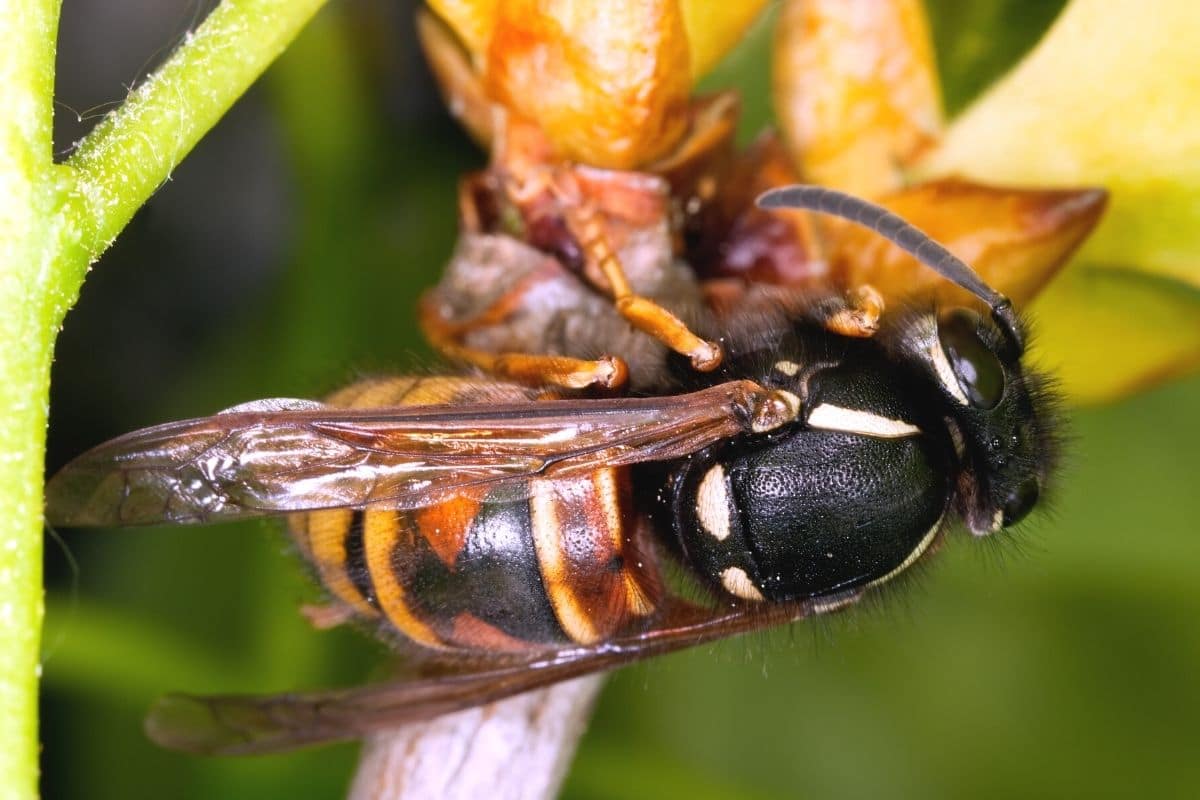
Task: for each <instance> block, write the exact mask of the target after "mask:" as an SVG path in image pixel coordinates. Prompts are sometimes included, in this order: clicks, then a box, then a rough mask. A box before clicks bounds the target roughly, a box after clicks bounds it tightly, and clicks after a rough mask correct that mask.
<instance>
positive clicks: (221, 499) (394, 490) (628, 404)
mask: <svg viewBox="0 0 1200 800" xmlns="http://www.w3.org/2000/svg"><path fill="white" fill-rule="evenodd" d="M762 391H763V390H762V389H761V388H760V387H758V386H757V385H756V384H754V383H751V382H748V381H732V382H729V383H723V384H720V385H717V386H713V387H710V388H708V389H704V390H701V391H698V392H692V393H689V394H681V395H674V396H668V397H651V398H621V399H604V400H547V401H540V402H523V403H522V402H519V403H504V404H483V403H472V404H441V405H423V406H397V407H392V408H383V409H339V408H333V407H329V406H322V405H319V404H312V403H296V402H292V403H291V404H289V403H288V402H287V401H278V402H273V401H260V402H259V403H255V404H250V405H247V406H239V407H237V408H234V409H231V410H230V411H228V412H225V413H222V414H217V415H215V416H212V417H204V418H202V419H194V420H186V421H183V422H171V423H167V424H165V425H158V426H156V427H152V428H146V429H143V430H139V431H134V432H133V433H129V434H127V435H125V436H121V437H119V438H117V439H113V440H112V441H110V442H107V443H105V444H102V445H99V446H98V447H96V448H94V449H92V450H90V451H88V452H87V453H84V454H83V455H81V456H80V457H79V458H77V459H75V460H74V461H72V462H71V463H70V464H68V465H67V466H66V467H64V468H63V469H62V470H61V471H60V472H59V473H58V474H57V475H55V476H54V477H53V478H52V479H51V480H50V482H49V483H48V484H47V486H46V498H47V500H46V508H47V510H46V514H47V517H48V520H49V522H50V523H51V524H54V525H67V526H73V525H74V526H77V525H140V524H149V523H160V522H169V523H199V522H215V521H222V520H229V519H240V518H248V517H258V516H265V515H273V514H283V513H290V512H299V511H313V510H318V509H325V508H346V507H349V508H363V507H366V506H373V507H375V506H378V507H390V508H414V507H420V506H427V505H431V504H433V503H436V502H439V501H440V500H442V499H444V498H446V497H447V496H448V495H451V494H453V493H454V492H455V491H458V490H462V489H465V488H467V487H474V486H479V485H482V484H487V485H492V484H497V483H502V482H511V483H513V484H514V486H515V488H517V489H520V488H523V487H522V485H521V483H522V481H523V479H526V478H529V477H530V476H534V475H541V476H554V475H558V474H563V473H566V472H572V471H579V470H589V469H594V468H596V467H598V466H601V465H607V466H621V465H627V464H633V463H638V462H646V461H656V460H664V459H670V458H678V457H680V456H683V455H686V454H687V453H691V452H694V451H696V450H698V449H700V448H702V447H704V446H705V445H707V444H709V443H711V442H713V441H716V440H718V439H721V438H723V437H727V436H731V435H734V434H737V433H740V432H742V431H744V430H746V428H747V419H748V415H749V413H750V408H751V406H752V403H753V401H754V399H755V397H756V396H757V395H758V394H760V393H761V392H762Z"/></svg>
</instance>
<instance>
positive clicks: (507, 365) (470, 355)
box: [419, 299, 629, 389]
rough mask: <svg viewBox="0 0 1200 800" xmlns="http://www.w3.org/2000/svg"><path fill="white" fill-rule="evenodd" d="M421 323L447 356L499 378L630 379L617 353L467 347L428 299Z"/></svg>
mask: <svg viewBox="0 0 1200 800" xmlns="http://www.w3.org/2000/svg"><path fill="white" fill-rule="evenodd" d="M419 323H420V326H421V330H422V332H423V333H424V334H425V338H426V339H428V340H429V343H430V344H431V345H433V347H434V348H436V349H437V350H438V351H439V352H441V353H442V354H443V355H445V356H446V357H447V358H452V359H454V360H456V361H462V362H464V363H466V364H470V365H472V366H475V367H479V368H480V369H482V370H484V371H485V372H487V373H489V374H491V375H495V376H496V377H499V378H508V379H510V380H515V381H520V382H521V383H525V384H530V385H534V386H542V385H545V386H558V387H561V388H564V389H589V388H601V389H615V388H618V387H620V386H622V385H624V383H625V382H626V381H627V380H628V379H629V368H628V367H627V366H626V365H625V362H624V360H622V359H620V358H617V357H615V356H605V357H603V358H600V359H597V360H596V361H587V360H584V359H579V358H568V357H567V356H551V355H534V354H531V353H489V352H487V351H486V350H477V349H475V348H472V347H467V346H466V345H464V344H463V343H462V331H461V330H460V329H459V328H458V327H457V326H454V325H452V324H449V323H447V322H446V321H445V320H444V319H442V318H441V315H440V314H438V313H437V310H436V309H435V308H434V307H433V303H431V302H429V301H428V299H422V301H421V303H420V319H419Z"/></svg>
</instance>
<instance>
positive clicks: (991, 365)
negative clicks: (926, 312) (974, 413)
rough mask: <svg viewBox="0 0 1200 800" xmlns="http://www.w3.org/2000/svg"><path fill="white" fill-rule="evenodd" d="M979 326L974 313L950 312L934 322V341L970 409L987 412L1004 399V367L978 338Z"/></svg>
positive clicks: (980, 323)
mask: <svg viewBox="0 0 1200 800" xmlns="http://www.w3.org/2000/svg"><path fill="white" fill-rule="evenodd" d="M982 324H983V320H982V319H981V318H980V317H979V315H978V314H976V313H975V312H974V311H968V310H966V309H958V310H955V311H952V312H950V313H949V314H947V315H946V316H945V317H943V318H942V319H941V320H940V321H939V322H938V340H939V341H940V342H941V346H942V351H943V352H944V353H945V354H946V361H947V362H949V364H950V369H951V370H952V371H953V372H954V378H955V380H956V381H957V382H958V386H959V388H960V389H961V390H962V393H963V394H964V395H965V396H966V398H967V401H968V402H969V403H970V405H971V406H972V407H974V408H980V409H989V408H995V407H996V404H997V403H999V402H1000V398H1001V397H1002V396H1003V395H1004V367H1003V366H1002V365H1001V363H1000V359H999V358H998V357H997V356H996V354H995V353H994V352H992V350H991V349H990V348H989V347H988V346H987V344H986V343H984V341H983V339H981V338H980V337H979V329H980V326H981V325H982Z"/></svg>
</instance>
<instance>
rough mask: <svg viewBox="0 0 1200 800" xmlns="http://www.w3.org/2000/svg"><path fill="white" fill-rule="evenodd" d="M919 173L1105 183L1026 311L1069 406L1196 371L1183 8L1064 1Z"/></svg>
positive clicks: (1194, 203) (1197, 209) (1193, 131)
mask: <svg viewBox="0 0 1200 800" xmlns="http://www.w3.org/2000/svg"><path fill="white" fill-rule="evenodd" d="M922 171H923V172H924V173H925V174H939V175H940V174H965V175H970V176H971V177H973V178H976V179H979V180H987V181H1003V182H1007V183H1029V184H1035V185H1052V186H1053V185H1058V186H1061V185H1078V184H1098V185H1102V186H1105V187H1107V188H1108V189H1109V190H1110V192H1111V196H1112V199H1111V206H1110V210H1109V212H1108V214H1107V216H1106V217H1105V219H1104V221H1103V222H1102V223H1101V225H1100V226H1099V228H1097V231H1096V233H1095V234H1093V236H1092V238H1091V239H1090V240H1089V241H1088V243H1087V245H1085V247H1084V248H1083V250H1082V251H1081V252H1080V255H1079V258H1078V259H1077V260H1076V262H1075V264H1073V265H1072V266H1071V267H1070V268H1069V269H1068V270H1067V274H1066V275H1065V276H1064V278H1065V279H1066V280H1065V282H1063V283H1062V284H1061V285H1059V284H1055V285H1054V286H1052V288H1051V291H1050V292H1049V293H1048V294H1047V295H1045V296H1044V297H1043V298H1041V299H1039V301H1038V303H1037V304H1036V305H1035V310H1036V311H1037V312H1038V316H1039V318H1040V320H1041V326H1042V328H1043V329H1044V335H1043V336H1042V337H1041V341H1042V344H1043V347H1044V350H1045V352H1046V353H1047V354H1048V356H1049V357H1050V358H1051V359H1052V360H1056V361H1058V362H1060V363H1061V365H1062V369H1063V370H1064V374H1065V375H1066V376H1067V381H1066V382H1067V386H1068V388H1069V389H1070V390H1071V392H1072V393H1073V395H1074V397H1075V399H1077V400H1081V401H1095V400H1103V399H1108V398H1111V397H1114V396H1116V395H1118V394H1120V393H1122V392H1125V391H1130V390H1132V389H1134V388H1138V387H1141V386H1143V385H1146V384H1147V383H1148V382H1149V381H1150V380H1151V379H1153V378H1155V377H1158V378H1161V377H1166V376H1169V375H1172V374H1175V373H1177V372H1179V371H1181V370H1184V369H1188V368H1194V367H1195V366H1196V365H1197V364H1198V363H1200V314H1198V313H1197V312H1198V311H1200V302H1198V301H1197V292H1198V291H1200V13H1198V12H1197V7H1196V4H1195V3H1194V2H1192V0H1155V2H1153V3H1146V2H1138V1H1137V0H1074V2H1073V3H1071V4H1070V5H1069V6H1068V7H1067V9H1066V10H1065V11H1064V12H1063V14H1062V16H1060V18H1059V19H1058V20H1057V21H1056V22H1055V24H1054V25H1053V26H1052V28H1051V29H1050V31H1049V32H1048V33H1047V35H1046V37H1045V38H1044V39H1043V40H1042V42H1041V43H1040V44H1039V45H1038V46H1037V47H1036V48H1035V49H1034V50H1033V52H1031V53H1030V54H1029V56H1028V57H1026V59H1025V60H1024V61H1023V62H1022V63H1021V64H1020V65H1018V67H1017V68H1016V69H1014V70H1013V72H1012V73H1011V74H1009V75H1008V76H1007V77H1006V78H1004V79H1003V80H1002V81H1001V82H1000V83H999V84H997V85H996V86H995V87H994V88H993V89H992V90H991V91H989V92H988V93H987V94H985V95H984V97H983V98H981V99H980V100H979V101H978V102H977V103H976V104H975V105H974V106H973V107H972V108H971V109H969V110H968V111H967V112H966V114H964V115H963V117H962V118H961V119H959V120H957V121H956V122H955V123H954V125H953V126H951V128H950V129H949V131H948V132H947V133H946V136H945V138H944V141H943V143H942V145H941V146H940V147H939V148H937V149H936V150H935V151H933V152H932V153H931V154H930V155H929V157H928V158H927V160H926V161H925V162H924V163H923V164H922ZM1064 321H1065V322H1064ZM1091 370H1096V372H1095V374H1094V375H1091V376H1089V375H1088V374H1087V373H1088V372H1089V371H1091Z"/></svg>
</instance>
